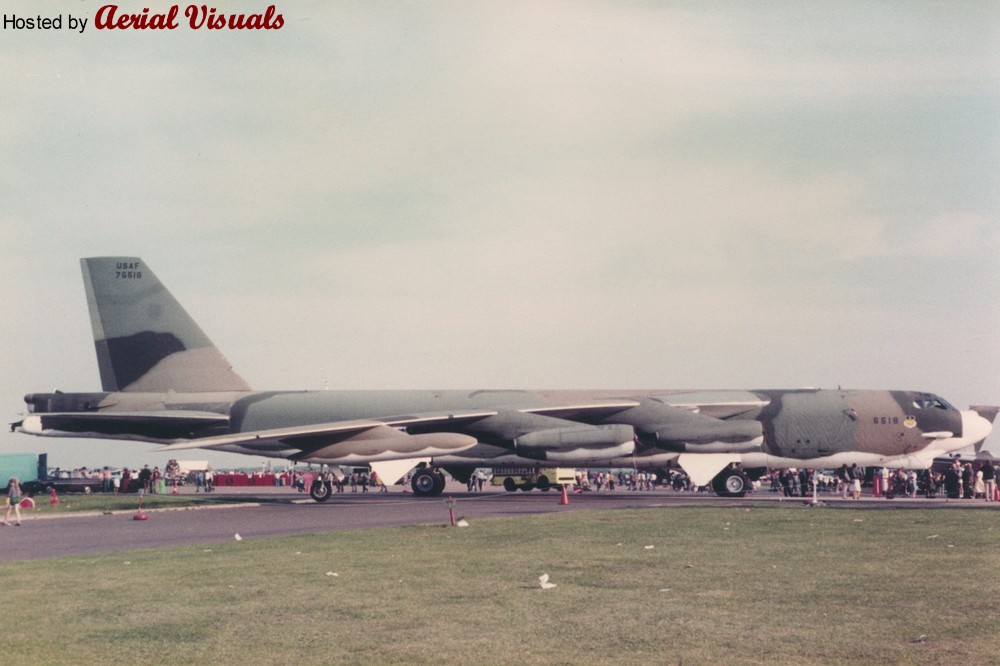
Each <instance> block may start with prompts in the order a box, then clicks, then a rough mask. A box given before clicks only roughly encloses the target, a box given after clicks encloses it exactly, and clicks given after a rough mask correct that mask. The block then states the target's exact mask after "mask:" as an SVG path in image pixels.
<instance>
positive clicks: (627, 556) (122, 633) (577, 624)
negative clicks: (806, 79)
mask: <svg viewBox="0 0 1000 666" xmlns="http://www.w3.org/2000/svg"><path fill="white" fill-rule="evenodd" d="M998 517H1000V514H998V513H996V512H994V511H968V510H961V509H937V510H887V511H870V510H869V511H864V510H850V509H845V510H832V509H823V508H813V509H810V508H798V507H787V506H786V507H777V506H776V507H759V508H756V507H755V508H752V509H746V508H723V507H717V508H712V507H709V508H704V507H702V508H695V507H681V508H663V509H647V510H633V511H602V512H593V513H586V512H574V513H566V514H551V515H544V516H526V517H523V518H517V519H496V520H483V521H473V524H472V525H471V526H470V527H468V528H447V527H443V526H414V527H404V528H393V529H376V530H364V531H354V532H338V533H332V534H322V535H310V536H302V537H295V538H282V539H267V540H245V541H240V542H237V541H235V540H234V541H228V542H225V543H219V544H213V545H210V546H196V547H187V548H176V549H170V550H155V551H132V552H128V553H114V554H109V555H101V556H89V557H85V558H62V559H51V560H40V561H34V562H14V563H7V564H3V565H0V580H2V584H3V590H4V592H5V599H4V606H5V608H6V619H7V622H6V623H5V626H4V632H3V638H2V639H0V644H2V645H3V655H4V659H5V661H7V663H52V664H55V663H86V662H90V661H97V660H105V659H125V660H126V661H128V662H129V663H142V662H147V661H151V662H153V663H170V664H174V663H177V664H188V663H198V664H209V663H211V664H236V663H273V664H292V663H295V664H301V663H317V664H318V663H331V662H334V663H399V664H412V663H426V664H432V663H433V664H438V663H451V664H468V663H484V664H510V663H518V664H533V663H565V664H569V663H574V664H575V663H588V662H594V663H615V664H650V663H666V664H715V663H722V662H728V663H739V664H765V663H766V664H796V665H801V664H818V663H823V664H846V663H877V664H940V663H987V662H989V661H990V660H991V659H994V658H995V657H996V654H997V652H996V650H997V635H998V633H997V630H998V628H1000V583H998V575H997V574H998V570H1000V569H998V567H1000V530H998V529H997V527H996V526H997V522H998ZM542 573H548V574H549V575H550V576H551V581H552V582H554V583H555V584H556V587H555V588H553V589H548V590H543V589H541V587H540V585H539V582H538V577H539V576H540V575H541V574H542ZM334 574H336V575H334ZM921 636H925V637H926V639H925V640H920V641H918V637H921Z"/></svg>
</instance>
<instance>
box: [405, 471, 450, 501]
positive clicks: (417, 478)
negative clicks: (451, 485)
mask: <svg viewBox="0 0 1000 666" xmlns="http://www.w3.org/2000/svg"><path fill="white" fill-rule="evenodd" d="M410 487H411V488H413V494H414V495H416V496H417V497H434V496H435V495H440V494H441V492H442V491H443V490H444V475H443V474H441V473H439V472H435V471H434V470H432V469H422V470H419V471H418V472H417V473H416V474H414V475H413V479H412V480H411V481H410Z"/></svg>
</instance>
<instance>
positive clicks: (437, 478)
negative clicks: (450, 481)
mask: <svg viewBox="0 0 1000 666" xmlns="http://www.w3.org/2000/svg"><path fill="white" fill-rule="evenodd" d="M433 474H434V494H435V495H440V494H441V493H443V492H444V484H445V478H444V472H433Z"/></svg>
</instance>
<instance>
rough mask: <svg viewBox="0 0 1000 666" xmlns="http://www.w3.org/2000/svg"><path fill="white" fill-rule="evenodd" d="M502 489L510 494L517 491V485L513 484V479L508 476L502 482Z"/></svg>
mask: <svg viewBox="0 0 1000 666" xmlns="http://www.w3.org/2000/svg"><path fill="white" fill-rule="evenodd" d="M503 489H504V490H506V491H507V492H509V493H512V492H514V491H516V490H517V483H515V482H514V479H512V478H510V477H509V476H508V477H507V478H506V479H504V480H503Z"/></svg>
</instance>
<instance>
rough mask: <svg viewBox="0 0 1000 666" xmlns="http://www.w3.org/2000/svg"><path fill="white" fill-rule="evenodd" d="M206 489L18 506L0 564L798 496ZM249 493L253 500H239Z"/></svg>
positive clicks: (905, 504) (894, 503)
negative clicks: (162, 497) (564, 496)
mask: <svg viewBox="0 0 1000 666" xmlns="http://www.w3.org/2000/svg"><path fill="white" fill-rule="evenodd" d="M190 493H191V489H190V488H184V489H182V494H190ZM212 497H213V498H214V499H216V500H217V501H218V502H219V503H218V505H216V506H212V507H206V508H189V509H165V510H155V511H147V512H146V513H147V514H148V516H149V519H148V520H134V516H135V513H136V511H126V512H117V513H113V514H106V515H104V514H93V513H91V514H85V515H81V514H60V515H58V516H44V517H41V516H37V517H36V516H34V515H33V514H32V512H31V511H30V510H27V511H24V512H23V515H24V520H23V524H22V526H20V527H14V526H13V525H11V526H9V527H0V562H4V561H13V560H31V559H38V558H45V557H61V556H72V557H84V556H87V555H92V554H96V553H108V552H118V551H126V550H135V549H145V548H163V547H171V546H182V545H195V544H208V543H218V542H222V541H228V540H232V539H233V538H235V535H236V534H239V535H240V536H241V537H242V538H243V539H260V538H267V537H277V536H289V535H297V534H314V533H327V532H336V531H340V530H352V529H366V528H373V527H390V526H397V525H419V524H440V525H446V524H448V522H449V513H448V506H447V504H446V501H447V498H448V497H452V498H454V500H455V505H456V506H455V513H456V515H457V516H465V517H466V518H468V519H469V520H470V521H473V522H474V521H475V520H476V519H478V518H489V517H512V516H519V515H530V514H544V513H555V512H565V511H579V510H597V509H634V508H649V509H655V508H672V507H683V506H692V505H700V506H719V507H722V506H758V507H763V506H770V507H774V508H779V507H783V506H787V507H802V505H803V501H802V499H800V498H781V497H780V496H778V495H777V494H776V493H770V492H759V493H756V494H753V495H749V496H747V497H746V498H744V499H726V498H720V497H715V496H714V495H712V494H710V493H697V494H692V493H675V492H672V491H667V490H656V491H651V492H628V491H615V492H610V493H609V492H588V493H582V494H575V493H570V494H569V505H567V506H564V505H561V504H560V503H559V500H560V493H558V492H547V493H542V492H540V491H534V492H530V493H524V492H517V493H506V492H504V491H502V490H493V489H491V490H490V491H489V492H484V493H467V492H466V491H465V487H464V486H462V485H459V484H449V488H447V489H446V491H445V494H443V495H442V496H441V497H436V498H418V497H414V496H413V495H412V494H411V493H406V492H402V491H401V489H400V488H399V487H395V488H393V490H392V492H389V493H375V492H368V493H360V492H359V493H351V492H349V491H348V492H345V493H343V494H335V495H334V496H333V497H332V498H331V499H330V500H329V501H327V502H325V503H322V504H321V503H316V502H313V501H312V500H310V499H309V497H308V495H305V494H300V493H297V492H295V491H294V490H292V489H290V488H263V489H261V488H245V489H244V488H227V489H225V490H223V491H217V492H215V493H213V494H212ZM250 499H252V500H253V501H252V502H250V503H248V500H250ZM234 500H239V503H236V502H234ZM819 500H820V502H821V503H822V506H824V507H826V508H830V509H843V508H851V509H865V510H883V509H896V510H905V509H908V508H920V509H924V508H935V509H945V510H947V509H954V510H965V509H996V510H998V511H1000V503H986V502H983V501H982V500H951V501H948V500H945V499H943V498H939V499H932V500H929V499H926V498H916V499H908V498H902V499H901V498H897V499H893V500H886V499H883V498H872V497H865V498H863V499H861V500H858V501H855V500H842V499H840V498H837V497H833V496H831V495H829V494H821V495H820V496H819ZM43 501H44V500H43Z"/></svg>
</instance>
